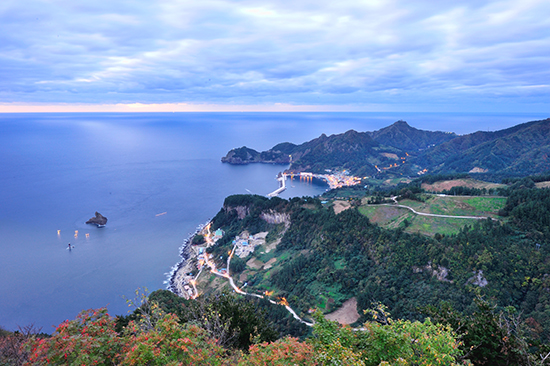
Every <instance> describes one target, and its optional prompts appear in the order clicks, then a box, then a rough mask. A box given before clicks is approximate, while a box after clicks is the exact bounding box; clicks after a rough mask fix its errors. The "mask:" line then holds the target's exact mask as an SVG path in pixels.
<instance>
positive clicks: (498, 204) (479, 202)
mask: <svg viewBox="0 0 550 366" xmlns="http://www.w3.org/2000/svg"><path fill="white" fill-rule="evenodd" d="M423 197H424V198H425V199H426V201H425V202H419V201H413V200H408V199H405V200H402V201H400V202H399V204H401V205H404V206H408V207H411V208H413V209H414V210H416V211H418V212H425V213H431V214H438V215H451V216H490V217H497V213H498V211H499V210H500V209H501V208H503V207H504V205H505V203H506V198H505V197H494V196H474V197H464V196H461V197H454V196H438V195H424V196H423ZM359 212H360V213H361V214H363V215H365V216H367V217H368V218H369V219H370V220H371V222H373V223H376V224H378V225H380V226H382V227H385V228H388V229H396V228H399V227H403V225H404V221H405V220H408V222H409V224H410V225H409V226H408V227H407V228H406V231H407V232H415V233H416V232H417V233H421V234H424V235H435V234H436V233H440V234H445V235H449V234H454V233H457V232H458V231H459V230H460V229H461V228H462V227H464V225H473V224H474V223H475V222H476V221H477V220H475V219H460V218H456V219H454V218H442V217H428V216H421V215H416V214H414V213H412V212H411V211H409V210H407V209H405V208H398V207H392V206H385V205H363V206H361V207H360V208H359Z"/></svg>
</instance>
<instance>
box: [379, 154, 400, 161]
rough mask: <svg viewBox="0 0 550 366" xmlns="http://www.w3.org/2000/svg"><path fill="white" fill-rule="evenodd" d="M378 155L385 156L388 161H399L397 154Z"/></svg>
mask: <svg viewBox="0 0 550 366" xmlns="http://www.w3.org/2000/svg"><path fill="white" fill-rule="evenodd" d="M380 155H382V156H385V157H386V158H388V159H394V160H398V159H399V156H397V154H392V153H381V154H380Z"/></svg>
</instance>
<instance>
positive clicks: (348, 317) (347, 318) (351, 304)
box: [325, 297, 360, 324]
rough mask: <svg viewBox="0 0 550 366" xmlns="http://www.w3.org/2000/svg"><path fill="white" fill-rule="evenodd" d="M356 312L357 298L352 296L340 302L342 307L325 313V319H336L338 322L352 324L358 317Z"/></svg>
mask: <svg viewBox="0 0 550 366" xmlns="http://www.w3.org/2000/svg"><path fill="white" fill-rule="evenodd" d="M359 317H360V315H359V313H358V312H357V299H356V298H355V297H352V298H351V299H349V300H347V301H346V302H345V303H343V304H342V307H341V308H340V309H338V310H336V311H334V312H332V313H330V314H327V315H325V319H328V320H332V321H337V322H338V323H340V324H352V323H355V322H356V321H357V320H358V319H359Z"/></svg>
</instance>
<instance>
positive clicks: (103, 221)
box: [86, 211, 107, 226]
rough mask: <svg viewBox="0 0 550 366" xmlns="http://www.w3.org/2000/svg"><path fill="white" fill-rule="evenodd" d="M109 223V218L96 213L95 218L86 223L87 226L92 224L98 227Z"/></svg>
mask: <svg viewBox="0 0 550 366" xmlns="http://www.w3.org/2000/svg"><path fill="white" fill-rule="evenodd" d="M106 223H107V218H106V217H105V216H103V215H102V214H100V213H99V212H97V211H96V213H95V217H92V218H91V219H89V220H88V221H86V224H92V225H97V226H105V224H106Z"/></svg>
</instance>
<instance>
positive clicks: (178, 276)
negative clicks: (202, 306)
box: [165, 219, 212, 298]
mask: <svg viewBox="0 0 550 366" xmlns="http://www.w3.org/2000/svg"><path fill="white" fill-rule="evenodd" d="M210 221H212V220H211V219H208V221H206V222H205V223H204V224H200V225H199V226H197V228H196V229H195V231H194V232H193V233H191V234H189V236H188V237H187V238H186V239H184V240H183V244H182V245H181V246H180V248H179V251H180V257H181V260H180V261H179V262H178V263H177V264H176V265H174V266H173V267H172V269H171V271H170V273H168V280H167V281H165V283H167V286H166V289H167V290H170V291H172V292H173V293H175V294H176V295H178V296H181V297H185V298H187V297H189V294H188V292H187V291H186V290H185V288H184V283H185V282H186V281H185V280H184V277H185V274H186V273H188V272H191V271H192V270H193V268H192V264H191V263H189V260H190V259H191V257H192V253H191V241H192V240H193V237H194V236H195V235H197V234H199V233H200V232H201V231H202V230H204V228H205V227H206V226H208V224H209V223H210Z"/></svg>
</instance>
